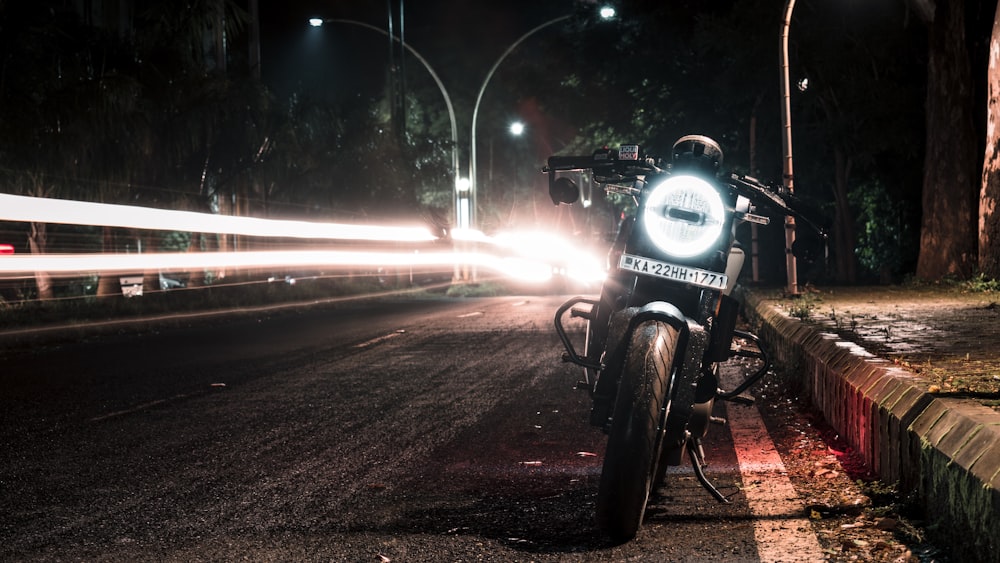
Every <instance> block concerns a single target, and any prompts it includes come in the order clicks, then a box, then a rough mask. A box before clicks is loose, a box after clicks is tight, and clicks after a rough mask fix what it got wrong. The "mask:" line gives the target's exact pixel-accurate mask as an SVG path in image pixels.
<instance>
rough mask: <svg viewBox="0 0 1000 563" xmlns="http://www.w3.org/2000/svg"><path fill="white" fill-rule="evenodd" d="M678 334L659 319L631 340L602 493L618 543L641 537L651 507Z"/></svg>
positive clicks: (603, 520)
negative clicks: (648, 505) (650, 495)
mask: <svg viewBox="0 0 1000 563" xmlns="http://www.w3.org/2000/svg"><path fill="white" fill-rule="evenodd" d="M678 337H679V333H678V331H677V329H675V328H673V327H671V326H670V325H668V324H666V323H663V322H660V321H655V320H653V321H645V322H643V323H641V324H640V325H639V326H638V327H636V329H635V331H634V332H633V333H632V338H631V341H630V342H629V350H628V354H627V356H626V359H625V369H624V371H623V372H622V377H621V382H620V383H619V385H618V396H617V398H616V399H615V410H614V416H613V417H612V421H611V428H610V430H609V432H608V447H607V451H606V452H605V454H604V468H603V470H602V471H601V483H600V489H599V490H598V493H597V523H598V526H599V527H600V528H601V530H602V531H603V532H604V533H606V534H607V535H608V536H609V537H610V538H611V539H612V540H613V541H615V542H618V543H622V542H626V541H629V540H631V539H632V538H633V537H635V534H636V532H637V531H638V530H639V527H640V526H641V525H642V517H643V515H644V514H645V512H646V503H647V501H648V500H649V494H650V491H651V489H652V487H653V479H654V475H655V472H656V465H657V461H658V458H659V449H660V441H661V436H662V433H661V432H660V430H661V429H662V424H663V421H664V420H666V415H667V413H668V411H669V402H668V400H669V397H670V396H671V389H670V387H671V384H672V380H671V373H672V370H673V364H674V356H675V355H676V351H677V341H678Z"/></svg>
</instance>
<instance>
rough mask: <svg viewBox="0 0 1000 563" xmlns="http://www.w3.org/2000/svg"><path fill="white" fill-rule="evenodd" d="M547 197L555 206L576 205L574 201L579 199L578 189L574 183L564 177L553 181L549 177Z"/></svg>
mask: <svg viewBox="0 0 1000 563" xmlns="http://www.w3.org/2000/svg"><path fill="white" fill-rule="evenodd" d="M549 197H550V198H552V203H554V204H555V205H559V204H560V203H567V204H572V203H576V200H578V199H580V189H579V188H578V187H577V186H576V182H574V181H573V180H570V179H569V178H566V177H565V176H563V177H559V178H555V179H553V178H552V175H550V176H549Z"/></svg>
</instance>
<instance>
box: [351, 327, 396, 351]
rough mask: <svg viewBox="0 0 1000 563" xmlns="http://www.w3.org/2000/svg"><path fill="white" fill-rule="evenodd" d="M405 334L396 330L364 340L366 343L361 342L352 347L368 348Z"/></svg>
mask: <svg viewBox="0 0 1000 563" xmlns="http://www.w3.org/2000/svg"><path fill="white" fill-rule="evenodd" d="M405 332H406V331H405V330H397V331H396V332H390V333H389V334H383V335H382V336H376V337H375V338H372V339H371V340H366V341H364V342H362V343H361V344H355V345H354V347H355V348H367V347H369V346H373V345H375V344H378V343H379V342H384V341H386V340H389V339H390V338H394V337H396V336H399V335H400V334H403V333H405Z"/></svg>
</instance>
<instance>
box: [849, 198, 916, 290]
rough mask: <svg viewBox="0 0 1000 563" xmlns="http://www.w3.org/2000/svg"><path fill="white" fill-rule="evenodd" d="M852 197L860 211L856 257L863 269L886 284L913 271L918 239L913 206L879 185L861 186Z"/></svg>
mask: <svg viewBox="0 0 1000 563" xmlns="http://www.w3.org/2000/svg"><path fill="white" fill-rule="evenodd" d="M849 197H850V201H851V203H852V204H853V206H854V207H855V209H856V210H857V214H856V221H857V224H858V226H859V231H858V241H857V244H858V246H857V249H856V254H857V257H858V260H859V262H860V263H861V265H862V266H864V267H865V268H866V269H867V270H868V271H869V272H871V273H872V274H873V275H875V276H880V277H882V278H883V279H884V281H888V279H887V278H889V277H896V276H899V275H900V274H902V273H904V272H905V271H906V268H908V267H912V266H913V263H914V261H915V260H916V254H917V245H916V242H917V239H916V236H915V233H914V232H913V229H912V226H911V225H912V222H911V216H912V214H913V211H912V209H911V205H910V204H909V203H908V202H907V201H906V200H900V199H897V198H894V197H892V196H891V195H890V194H889V192H888V191H887V190H886V189H885V187H884V186H883V185H882V184H881V183H879V182H877V181H873V182H870V183H866V184H862V185H860V186H858V187H857V188H855V189H854V190H853V191H851V193H850V194H849Z"/></svg>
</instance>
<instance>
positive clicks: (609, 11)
mask: <svg viewBox="0 0 1000 563" xmlns="http://www.w3.org/2000/svg"><path fill="white" fill-rule="evenodd" d="M599 14H600V17H601V19H603V20H610V19H613V18H614V17H615V10H614V8H611V7H610V6H603V7H601V8H600V10H599ZM570 17H572V16H571V14H566V15H564V16H559V17H557V18H552V19H551V20H549V21H547V22H545V23H542V24H540V25H538V26H536V27H534V28H533V29H531V30H530V31H528V32H527V33H525V34H524V35H522V36H521V37H518V39H517V41H514V43H512V44H511V45H510V47H507V50H506V51H504V52H503V54H502V55H500V58H499V59H497V62H495V63H493V66H492V67H490V71H489V72H487V73H486V78H485V79H484V80H483V84H482V86H480V87H479V94H477V95H476V105H475V106H473V108H472V135H471V145H470V148H469V196H470V200H471V219H472V224H475V213H476V199H477V197H476V183H477V179H476V124H477V123H478V120H479V104H480V102H482V101H483V93H484V92H486V86H488V85H489V83H490V80H491V79H492V78H493V73H495V72H496V70H497V67H499V66H500V63H502V62H503V61H504V59H506V58H507V55H509V54H510V53H511V52H512V51H513V50H514V49H516V48H517V46H518V45H520V44H521V43H523V42H524V40H525V39H527V38H529V37H531V36H532V35H534V34H536V33H538V32H539V31H541V30H543V29H545V28H546V27H549V26H551V25H555V24H557V23H559V22H561V21H565V20H568V19H569V18H570Z"/></svg>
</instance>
